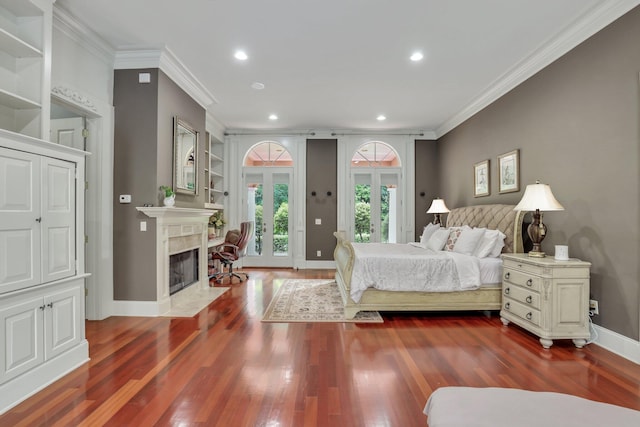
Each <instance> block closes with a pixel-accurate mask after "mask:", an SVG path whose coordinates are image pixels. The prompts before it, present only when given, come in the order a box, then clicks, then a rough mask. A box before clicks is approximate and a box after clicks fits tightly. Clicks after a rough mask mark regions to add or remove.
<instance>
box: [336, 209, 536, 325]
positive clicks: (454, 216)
mask: <svg viewBox="0 0 640 427" xmlns="http://www.w3.org/2000/svg"><path fill="white" fill-rule="evenodd" d="M514 207H515V205H478V206H469V207H463V208H457V209H452V210H451V212H450V213H449V214H448V216H447V227H456V226H461V225H465V224H466V225H468V226H470V227H486V228H490V229H495V230H500V231H502V232H503V233H504V234H505V235H506V237H505V246H504V248H503V250H502V252H503V253H512V252H513V253H518V252H523V241H522V222H523V218H524V214H525V212H522V211H515V210H513V208H514ZM333 234H334V236H336V238H337V239H338V242H337V244H336V248H335V250H334V252H333V257H334V259H335V261H336V282H337V283H338V288H340V293H341V295H342V301H343V302H344V314H345V317H346V318H347V319H353V317H354V316H355V315H356V314H357V313H358V312H359V311H450V310H500V308H501V300H502V290H501V284H499V283H497V284H492V285H483V286H481V287H480V288H478V289H475V290H470V291H456V292H414V291H408V292H398V291H380V290H377V289H374V288H369V289H367V290H366V291H365V292H364V294H363V295H362V298H361V299H360V302H358V303H356V302H354V301H353V300H352V299H351V295H350V288H351V274H352V273H353V263H354V256H355V254H354V250H353V246H351V242H350V241H349V240H348V239H347V237H346V233H345V232H344V231H336V232H335V233H333Z"/></svg>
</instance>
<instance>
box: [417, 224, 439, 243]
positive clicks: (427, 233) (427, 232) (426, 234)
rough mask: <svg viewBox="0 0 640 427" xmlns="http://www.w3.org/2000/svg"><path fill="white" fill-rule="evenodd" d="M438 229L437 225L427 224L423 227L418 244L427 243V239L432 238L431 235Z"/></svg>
mask: <svg viewBox="0 0 640 427" xmlns="http://www.w3.org/2000/svg"><path fill="white" fill-rule="evenodd" d="M439 229H440V225H439V224H433V223H430V224H427V226H426V227H424V229H423V230H422V236H420V244H422V245H426V244H427V242H428V241H429V238H430V237H431V236H433V233H435V232H436V231H438V230H439Z"/></svg>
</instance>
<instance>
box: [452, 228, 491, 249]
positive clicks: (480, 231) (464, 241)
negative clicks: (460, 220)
mask: <svg viewBox="0 0 640 427" xmlns="http://www.w3.org/2000/svg"><path fill="white" fill-rule="evenodd" d="M484 232H485V229H484V228H463V229H462V233H460V237H458V239H457V240H456V243H455V244H454V245H453V252H458V253H460V254H465V255H471V254H473V252H474V250H475V249H476V246H478V243H479V242H480V239H482V237H483V236H484Z"/></svg>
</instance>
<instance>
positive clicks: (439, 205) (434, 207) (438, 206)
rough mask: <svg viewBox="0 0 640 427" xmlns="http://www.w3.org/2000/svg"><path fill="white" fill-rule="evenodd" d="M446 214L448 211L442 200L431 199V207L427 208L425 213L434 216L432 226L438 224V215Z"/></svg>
mask: <svg viewBox="0 0 640 427" xmlns="http://www.w3.org/2000/svg"><path fill="white" fill-rule="evenodd" d="M448 212H450V211H449V208H448V207H447V205H445V204H444V200H442V199H438V198H436V199H433V202H431V206H430V207H429V210H427V213H432V214H435V215H434V216H433V223H434V224H440V215H441V214H443V213H448Z"/></svg>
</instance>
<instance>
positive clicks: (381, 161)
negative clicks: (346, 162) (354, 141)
mask: <svg viewBox="0 0 640 427" xmlns="http://www.w3.org/2000/svg"><path fill="white" fill-rule="evenodd" d="M395 166H400V158H399V157H398V153H396V150H394V149H393V148H392V147H391V146H390V145H389V144H387V143H384V142H381V141H372V142H367V143H365V144H362V145H361V146H360V147H358V149H357V150H356V152H355V153H354V154H353V157H352V158H351V167H367V168H371V167H374V168H375V167H377V168H381V167H382V168H384V167H395Z"/></svg>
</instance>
